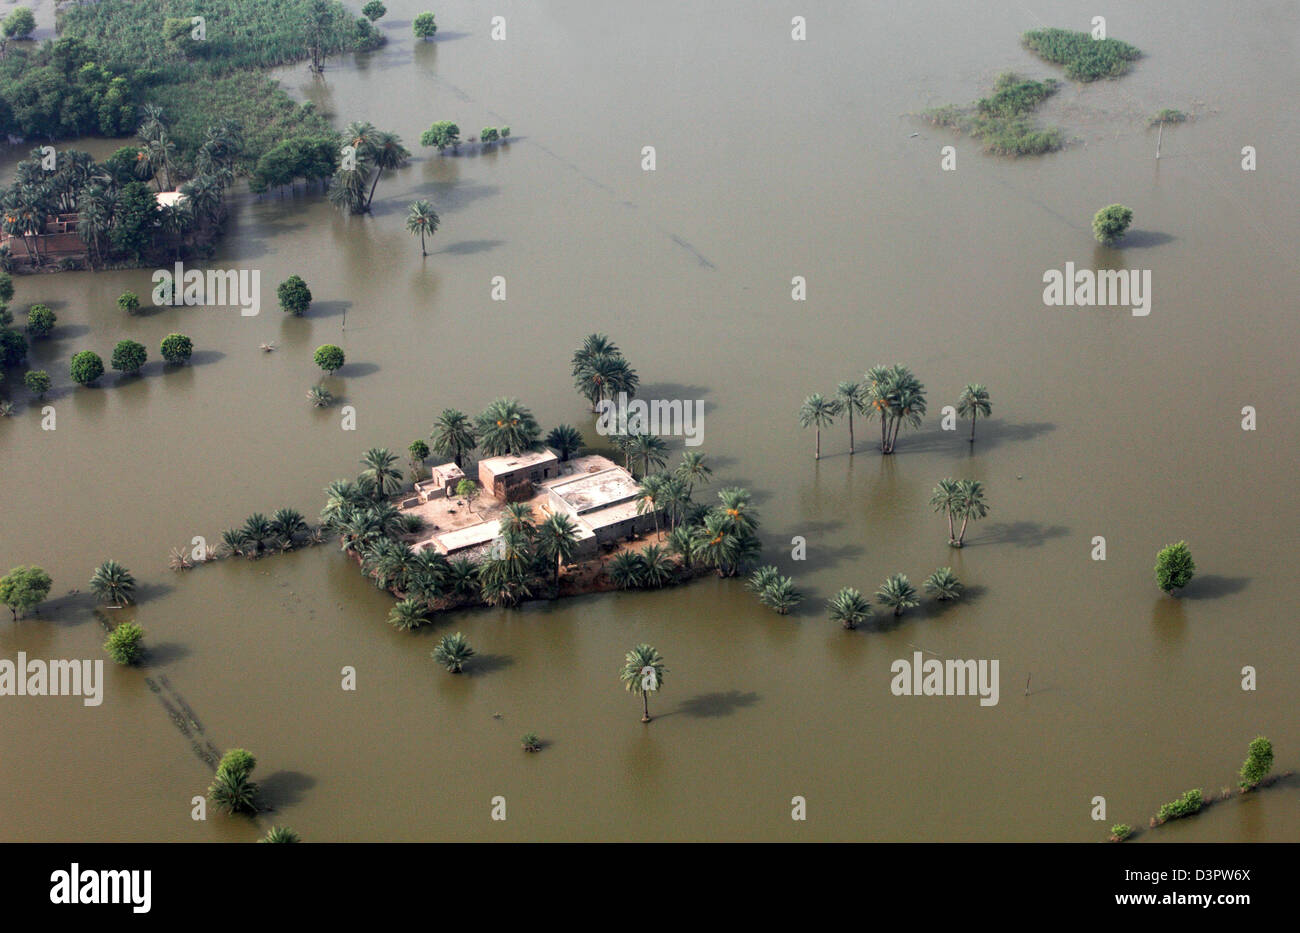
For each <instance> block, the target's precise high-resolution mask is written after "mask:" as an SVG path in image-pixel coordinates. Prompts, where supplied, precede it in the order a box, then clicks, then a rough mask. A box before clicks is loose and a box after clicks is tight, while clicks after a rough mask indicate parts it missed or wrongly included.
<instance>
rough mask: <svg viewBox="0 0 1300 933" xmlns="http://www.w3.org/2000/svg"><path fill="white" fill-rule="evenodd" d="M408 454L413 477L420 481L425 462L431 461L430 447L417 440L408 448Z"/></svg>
mask: <svg viewBox="0 0 1300 933" xmlns="http://www.w3.org/2000/svg"><path fill="white" fill-rule="evenodd" d="M406 453H407V457H406V459H407V462H408V463H410V464H411V475H412V476H414V477H415V478H416V479H419V478H420V468H421V467H422V466H424V461H426V460H428V459H429V445H428V444H426V443H425V442H424V441H423V440H420V439H419V438H416V439H415V440H413V441H411V443H410V446H408V447H407V448H406Z"/></svg>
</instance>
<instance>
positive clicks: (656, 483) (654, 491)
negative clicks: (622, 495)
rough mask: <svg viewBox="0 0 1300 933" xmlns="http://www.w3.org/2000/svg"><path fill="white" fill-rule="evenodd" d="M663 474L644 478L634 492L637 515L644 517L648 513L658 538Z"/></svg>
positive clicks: (661, 507) (653, 474)
mask: <svg viewBox="0 0 1300 933" xmlns="http://www.w3.org/2000/svg"><path fill="white" fill-rule="evenodd" d="M665 478H666V477H665V474H663V473H651V474H650V475H649V476H644V477H642V478H641V481H640V482H639V483H637V490H636V512H637V514H638V515H644V514H645V513H646V512H649V513H650V514H651V516H652V517H653V518H654V524H655V537H656V538H657V537H659V513H660V511H662V509H663V504H662V502H661V499H662V496H663V491H664V480H665Z"/></svg>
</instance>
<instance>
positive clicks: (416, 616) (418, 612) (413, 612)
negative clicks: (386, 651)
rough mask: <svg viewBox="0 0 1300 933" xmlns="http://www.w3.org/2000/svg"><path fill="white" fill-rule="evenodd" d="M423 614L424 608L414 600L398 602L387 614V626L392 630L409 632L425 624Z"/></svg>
mask: <svg viewBox="0 0 1300 933" xmlns="http://www.w3.org/2000/svg"><path fill="white" fill-rule="evenodd" d="M424 613H425V609H424V606H422V605H421V604H420V603H418V602H416V601H415V600H414V599H402V600H398V602H397V603H396V604H395V605H394V606H393V608H392V611H390V612H389V613H388V624H389V625H391V626H393V628H399V629H401V630H402V631H404V632H409V631H410V630H411V629H415V628H419V627H420V626H421V625H423V624H424V623H425V621H426V619H425V617H424Z"/></svg>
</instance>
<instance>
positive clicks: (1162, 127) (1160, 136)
mask: <svg viewBox="0 0 1300 933" xmlns="http://www.w3.org/2000/svg"><path fill="white" fill-rule="evenodd" d="M1164 138H1165V121H1164V120H1161V121H1160V132H1159V133H1157V134H1156V161H1159V160H1160V141H1161V140H1162V139H1164Z"/></svg>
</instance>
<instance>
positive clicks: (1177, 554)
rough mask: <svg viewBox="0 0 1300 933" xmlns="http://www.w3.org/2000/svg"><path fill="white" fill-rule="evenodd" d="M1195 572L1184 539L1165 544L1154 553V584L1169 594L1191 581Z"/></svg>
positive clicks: (1193, 563)
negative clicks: (1175, 542)
mask: <svg viewBox="0 0 1300 933" xmlns="http://www.w3.org/2000/svg"><path fill="white" fill-rule="evenodd" d="M1195 573H1196V562H1195V561H1194V560H1192V552H1191V550H1190V549H1189V548H1188V547H1187V542H1186V541H1179V542H1178V543H1177V544H1167V545H1165V546H1164V547H1163V548H1161V549H1160V552H1159V553H1158V554H1156V585H1158V586H1159V587H1160V589H1162V590H1164V591H1165V592H1166V593H1169V594H1170V595H1171V596H1172V595H1177V594H1175V593H1174V590H1181V589H1182V588H1183V587H1185V586H1186V585H1187V584H1188V583H1190V582H1192V576H1193V575H1194V574H1195Z"/></svg>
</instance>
